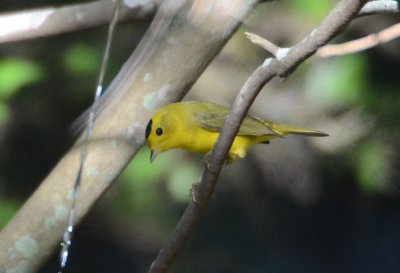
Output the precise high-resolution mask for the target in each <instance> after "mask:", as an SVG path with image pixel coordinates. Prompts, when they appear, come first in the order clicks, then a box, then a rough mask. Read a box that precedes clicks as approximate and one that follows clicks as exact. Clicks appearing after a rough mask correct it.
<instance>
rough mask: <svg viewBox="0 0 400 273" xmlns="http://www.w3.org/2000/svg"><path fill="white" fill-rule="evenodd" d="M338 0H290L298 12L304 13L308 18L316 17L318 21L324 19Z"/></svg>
mask: <svg viewBox="0 0 400 273" xmlns="http://www.w3.org/2000/svg"><path fill="white" fill-rule="evenodd" d="M335 3H336V1H333V0H318V1H315V0H295V1H290V4H291V5H292V7H293V8H294V9H295V10H296V12H300V13H303V14H304V16H306V17H307V18H309V17H311V18H314V19H315V20H316V21H317V20H318V21H320V20H321V19H323V18H324V17H325V16H326V15H327V14H328V12H329V11H330V10H331V9H332V8H333V7H334V5H335Z"/></svg>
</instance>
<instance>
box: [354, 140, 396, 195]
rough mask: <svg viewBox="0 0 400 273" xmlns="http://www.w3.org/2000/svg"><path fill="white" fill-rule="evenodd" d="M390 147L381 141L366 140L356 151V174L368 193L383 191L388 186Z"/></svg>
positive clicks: (390, 158)
mask: <svg viewBox="0 0 400 273" xmlns="http://www.w3.org/2000/svg"><path fill="white" fill-rule="evenodd" d="M391 150H392V148H391V147H390V146H389V145H387V144H384V143H382V142H376V141H368V142H366V143H363V144H362V145H360V147H359V148H358V151H357V153H356V157H355V158H356V175H357V181H358V182H359V184H360V186H361V188H362V189H364V190H365V191H366V192H368V193H377V192H381V193H382V192H385V191H386V190H388V188H390V185H389V184H390V173H391V171H392V170H391V160H392V153H391Z"/></svg>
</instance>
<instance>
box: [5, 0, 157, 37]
mask: <svg viewBox="0 0 400 273" xmlns="http://www.w3.org/2000/svg"><path fill="white" fill-rule="evenodd" d="M124 3H125V4H124V5H123V7H122V10H121V15H120V20H121V21H127V20H130V21H133V20H143V19H146V18H149V17H150V16H152V15H153V14H154V13H155V10H156V6H157V3H158V0H149V1H140V0H131V1H129V6H128V5H127V4H126V3H128V1H124ZM113 6H114V1H110V0H100V1H95V2H90V3H84V4H77V5H68V6H63V7H57V8H55V7H48V8H40V9H34V10H28V11H20V12H10V13H3V14H0V43H5V42H15V41H20V40H25V39H32V38H38V37H44V36H49V35H56V34H60V33H65V32H70V31H76V30H80V29H85V28H90V27H94V26H98V25H101V24H105V23H108V22H109V20H110V18H111V14H112V11H113Z"/></svg>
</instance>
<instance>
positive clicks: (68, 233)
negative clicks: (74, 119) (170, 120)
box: [58, 0, 122, 273]
mask: <svg viewBox="0 0 400 273" xmlns="http://www.w3.org/2000/svg"><path fill="white" fill-rule="evenodd" d="M121 3H122V1H121V0H116V2H115V6H114V11H113V15H112V19H111V22H110V25H109V27H108V33H107V42H106V47H105V49H104V53H103V58H102V62H101V66H100V72H99V77H98V80H97V85H96V93H95V98H94V103H93V105H94V104H95V103H96V102H97V101H98V99H99V98H100V97H101V96H102V94H103V81H104V75H105V72H106V68H107V64H108V59H109V56H110V49H111V43H112V40H113V35H114V30H115V26H116V24H117V22H118V17H119V12H120V9H121ZM93 105H92V107H91V110H90V113H89V116H88V119H87V124H86V130H85V136H84V139H83V145H82V148H81V153H80V158H79V168H78V172H77V175H76V178H75V182H74V187H73V191H72V202H71V207H70V210H69V213H68V224H67V227H66V229H65V230H64V234H63V241H62V244H61V251H60V260H59V262H60V264H59V270H58V273H62V272H63V270H64V269H65V267H66V265H67V261H68V256H69V254H70V249H71V245H72V237H73V234H74V227H75V209H76V202H77V200H78V197H79V189H80V186H81V182H82V173H83V167H84V164H85V162H86V158H87V155H88V148H89V147H88V146H89V145H88V143H89V141H90V139H91V137H92V133H93V128H94V123H95V113H94V107H93Z"/></svg>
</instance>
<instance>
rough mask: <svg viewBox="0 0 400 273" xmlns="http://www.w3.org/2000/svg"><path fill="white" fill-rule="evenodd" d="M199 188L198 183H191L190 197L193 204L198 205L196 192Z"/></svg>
mask: <svg viewBox="0 0 400 273" xmlns="http://www.w3.org/2000/svg"><path fill="white" fill-rule="evenodd" d="M198 188H199V183H193V184H192V187H191V188H190V197H192V200H193V202H195V203H196V204H198V205H200V202H199V201H198V200H197V198H196V196H197V191H198Z"/></svg>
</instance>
